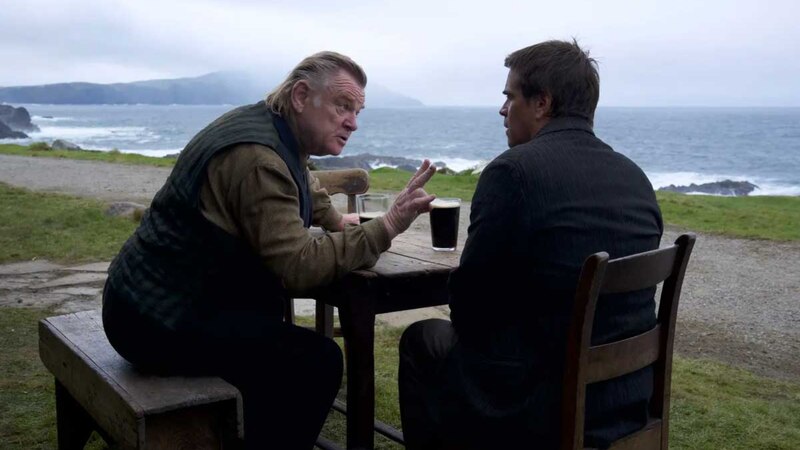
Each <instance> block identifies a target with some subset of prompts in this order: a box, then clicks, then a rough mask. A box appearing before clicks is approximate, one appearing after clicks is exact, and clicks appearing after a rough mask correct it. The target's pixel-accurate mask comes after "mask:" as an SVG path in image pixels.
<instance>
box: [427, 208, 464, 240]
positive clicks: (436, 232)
mask: <svg viewBox="0 0 800 450" xmlns="http://www.w3.org/2000/svg"><path fill="white" fill-rule="evenodd" d="M431 207H432V208H433V209H431V212H430V219H431V241H432V243H433V249H434V250H436V251H437V252H452V251H454V250H455V249H456V243H457V242H458V219H459V216H460V213H461V199H460V198H437V199H435V200H434V201H433V202H432V203H431Z"/></svg>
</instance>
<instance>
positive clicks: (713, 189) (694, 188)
mask: <svg viewBox="0 0 800 450" xmlns="http://www.w3.org/2000/svg"><path fill="white" fill-rule="evenodd" d="M754 189H758V186H756V185H755V184H753V183H750V182H749V181H733V180H722V181H715V182H713V183H702V184H694V183H692V184H690V185H689V186H675V185H674V184H670V185H669V186H664V187H660V188H658V190H659V191H670V192H680V193H683V194H687V193H701V194H712V195H728V196H746V195H747V194H749V193H751V192H753V190H754Z"/></svg>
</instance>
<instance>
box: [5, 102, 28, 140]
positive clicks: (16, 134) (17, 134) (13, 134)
mask: <svg viewBox="0 0 800 450" xmlns="http://www.w3.org/2000/svg"><path fill="white" fill-rule="evenodd" d="M0 106H2V105H0ZM27 137H28V135H27V134H25V133H23V132H22V131H14V130H12V129H11V128H9V126H8V125H6V124H5V123H3V122H2V121H0V139H25V138H27Z"/></svg>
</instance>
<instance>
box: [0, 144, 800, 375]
mask: <svg viewBox="0 0 800 450" xmlns="http://www.w3.org/2000/svg"><path fill="white" fill-rule="evenodd" d="M168 174H169V169H163V168H154V167H143V166H123V165H116V164H106V163H98V162H88V161H73V160H60V159H47V158H25V157H17V156H7V155H0V182H3V183H8V184H11V185H15V186H20V187H27V188H29V189H34V190H41V191H48V192H62V193H67V194H71V195H78V196H86V197H94V198H100V199H103V200H107V201H111V200H130V201H136V202H140V203H145V204H147V203H149V201H150V199H151V198H152V196H153V195H154V194H155V192H156V191H157V190H158V189H159V188H160V187H161V185H162V184H163V182H164V180H165V179H166V177H167V175H168ZM466 206H467V208H468V207H469V205H466ZM467 208H465V209H467ZM468 217H469V214H468V211H467V210H465V211H462V221H463V222H464V224H463V225H466V220H467V218H468ZM414 226H415V227H422V228H424V227H426V226H427V221H426V220H419V221H417V223H415V225H414ZM462 229H465V228H462ZM680 231H681V230H678V229H673V228H670V229H668V230H667V232H666V233H665V235H664V239H663V241H662V242H663V243H670V242H672V241H673V240H674V239H675V238H676V236H677V235H678V234H679V233H680ZM39 264H43V265H41V266H35V265H33V266H31V265H24V264H23V265H20V264H17V265H7V266H0V306H15V305H17V306H31V305H50V306H54V307H56V308H59V309H60V310H63V311H74V310H77V309H87V308H95V307H98V306H99V288H100V286H102V280H103V273H102V272H103V270H99V269H98V268H100V269H102V263H101V264H99V265H96V266H82V267H78V268H75V267H63V266H54V265H47V263H42V262H39ZM106 264H107V263H106ZM76 275H80V276H76ZM81 277H83V278H81ZM299 308H300V311H299V312H300V313H306V312H309V313H310V311H311V310H312V308H311V305H310V304H309V305H306V304H305V303H303V302H300V303H299ZM445 314H446V309H427V310H418V311H414V312H409V313H406V314H394V315H386V316H384V317H383V321H384V322H386V323H389V324H393V325H402V324H405V323H409V322H412V321H414V320H418V319H420V318H425V317H431V316H443V315H445ZM676 348H677V351H678V352H679V353H680V354H683V355H687V356H700V357H708V358H711V359H715V360H719V361H723V362H726V363H729V364H733V365H735V366H738V367H744V368H746V369H749V370H752V371H754V372H756V373H759V374H763V375H767V376H770V377H777V378H784V379H795V380H800V243H776V242H768V241H754V240H745V239H732V238H726V237H720V236H714V235H707V234H699V235H698V241H697V245H696V247H695V251H694V254H693V256H692V260H691V262H690V266H689V270H688V273H687V277H686V280H685V283H684V288H683V294H682V297H681V305H680V309H679V320H678V330H677V338H676Z"/></svg>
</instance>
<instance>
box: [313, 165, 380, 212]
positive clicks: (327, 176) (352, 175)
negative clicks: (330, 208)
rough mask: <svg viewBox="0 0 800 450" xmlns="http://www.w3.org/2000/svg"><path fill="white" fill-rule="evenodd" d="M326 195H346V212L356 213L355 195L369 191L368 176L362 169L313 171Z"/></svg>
mask: <svg viewBox="0 0 800 450" xmlns="http://www.w3.org/2000/svg"><path fill="white" fill-rule="evenodd" d="M312 173H313V174H314V176H315V177H317V179H318V180H319V184H320V186H321V187H324V188H325V189H327V190H328V194H330V195H333V194H345V195H347V212H349V213H354V212H356V195H357V194H363V193H365V192H367V190H368V189H369V174H368V173H367V171H366V170H364V169H343V170H315V171H314V172H312Z"/></svg>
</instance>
